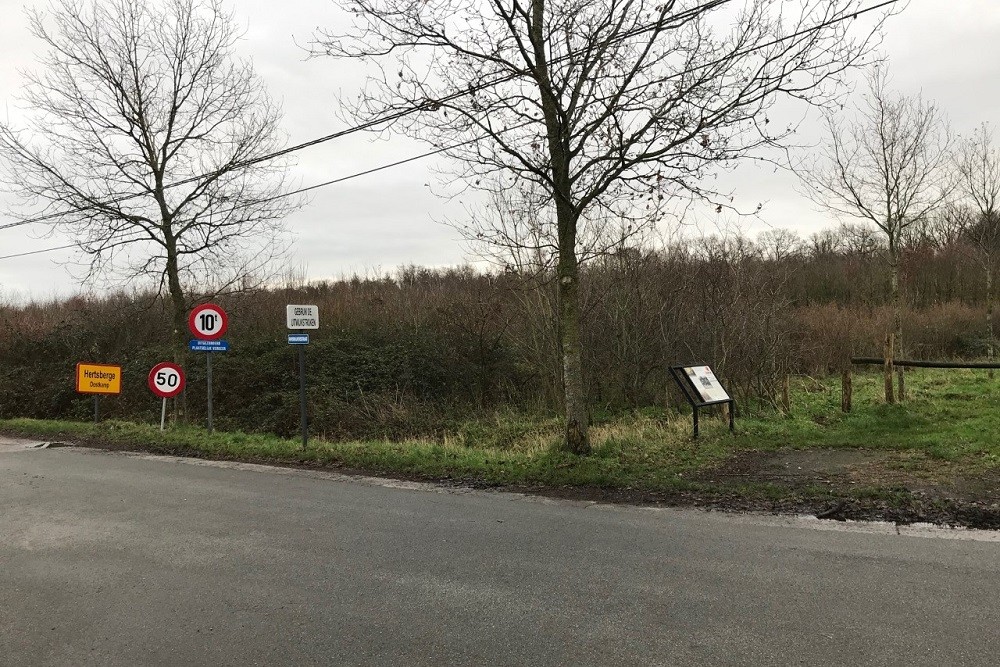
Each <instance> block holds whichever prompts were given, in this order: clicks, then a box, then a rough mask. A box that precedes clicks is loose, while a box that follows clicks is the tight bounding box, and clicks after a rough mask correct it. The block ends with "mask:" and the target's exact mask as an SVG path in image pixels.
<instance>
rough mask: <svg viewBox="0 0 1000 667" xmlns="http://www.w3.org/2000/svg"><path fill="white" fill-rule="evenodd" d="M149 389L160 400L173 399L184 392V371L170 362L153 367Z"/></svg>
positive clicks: (150, 372) (150, 373)
mask: <svg viewBox="0 0 1000 667" xmlns="http://www.w3.org/2000/svg"><path fill="white" fill-rule="evenodd" d="M149 389H150V390H151V391H152V392H153V393H154V394H156V395H157V396H159V397H160V398H173V397H174V396H177V395H178V394H179V393H181V392H182V391H184V371H183V370H182V369H181V367H180V366H178V365H177V364H172V363H170V362H169V361H164V362H162V363H159V364H156V365H155V366H153V370H151V371H149Z"/></svg>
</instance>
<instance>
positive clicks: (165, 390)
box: [147, 361, 184, 432]
mask: <svg viewBox="0 0 1000 667" xmlns="http://www.w3.org/2000/svg"><path fill="white" fill-rule="evenodd" d="M147 383H148V384H149V390H150V391H151V392H153V393H154V394H155V395H156V396H159V397H160V398H162V399H163V407H162V408H160V432H162V431H163V429H164V426H165V424H166V421H167V399H168V398H174V397H175V396H177V395H179V394H180V393H181V392H182V391H184V370H183V369H182V368H181V367H180V366H178V365H177V364H174V363H171V362H169V361H164V362H161V363H159V364H156V365H155V366H153V368H152V369H151V370H150V371H149V377H148V378H147Z"/></svg>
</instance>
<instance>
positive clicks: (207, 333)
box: [188, 303, 229, 340]
mask: <svg viewBox="0 0 1000 667" xmlns="http://www.w3.org/2000/svg"><path fill="white" fill-rule="evenodd" d="M188 328H189V329H190V330H191V333H192V334H194V337H195V338H197V339H199V340H218V339H220V338H222V336H223V334H225V333H226V329H228V328H229V318H228V317H226V311H224V310H222V308H220V307H219V306H216V305H215V304H214V303H203V304H202V305H200V306H198V307H196V308H195V309H194V310H192V311H191V315H190V316H189V317H188Z"/></svg>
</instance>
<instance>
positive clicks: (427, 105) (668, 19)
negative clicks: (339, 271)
mask: <svg viewBox="0 0 1000 667" xmlns="http://www.w3.org/2000/svg"><path fill="white" fill-rule="evenodd" d="M901 1H902V0H885V1H884V2H881V3H879V4H877V5H873V6H871V7H867V8H864V9H860V10H858V11H857V12H855V13H852V14H849V15H844V16H838V17H836V18H834V19H830V20H828V21H825V22H823V23H820V24H818V25H815V26H811V27H809V28H806V29H804V30H801V31H799V32H796V33H792V34H790V35H786V36H784V37H781V38H778V39H775V40H773V41H771V42H767V43H764V44H758V45H756V46H753V47H749V48H747V49H744V50H743V51H738V52H736V53H733V54H730V55H728V56H725V57H724V58H720V59H717V60H715V61H711V62H707V63H702V64H700V65H696V66H694V67H692V68H690V69H688V70H685V71H683V72H675V73H674V74H672V75H670V76H668V77H665V80H668V79H672V78H676V77H678V76H683V75H685V74H689V73H691V72H694V71H696V70H698V69H704V68H705V67H712V66H714V65H717V64H720V63H722V62H725V61H726V60H729V59H731V58H733V57H736V56H740V55H746V54H749V53H753V52H754V51H759V50H762V49H765V48H768V47H771V46H775V45H777V44H780V43H781V42H784V41H787V40H789V39H794V38H796V37H801V36H803V35H805V34H808V33H810V32H815V31H818V30H821V29H823V28H826V27H829V26H831V25H835V24H836V23H840V22H842V21H845V20H847V19H855V18H857V17H858V16H861V15H863V14H868V13H871V12H874V11H878V10H879V9H883V8H885V7H888V6H890V5H894V4H896V3H898V2H901ZM729 2H732V0H710V1H709V2H705V3H703V4H701V5H698V6H696V7H692V8H690V9H687V10H685V11H683V12H679V13H677V14H671V15H670V16H663V17H661V18H660V19H658V20H656V21H653V22H652V23H648V24H646V25H643V26H639V27H637V28H634V29H632V30H630V31H627V32H625V33H623V34H621V35H618V36H616V37H614V38H613V39H611V40H608V42H607V44H614V43H616V42H621V41H624V40H627V39H631V38H632V37H637V36H639V35H641V34H644V33H647V32H652V31H655V30H661V29H664V28H666V27H668V26H669V25H670V24H671V23H673V22H676V21H684V20H687V19H690V18H692V17H694V16H697V15H698V14H699V13H701V12H705V11H710V10H712V9H716V8H718V7H721V6H723V5H725V4H728V3H729ZM583 51H584V50H581V51H580V52H571V53H566V54H563V55H562V56H559V57H557V58H554V59H552V60H551V61H550V64H553V63H558V62H560V61H562V60H565V59H567V58H572V57H574V56H576V55H579V54H580V53H582V52H583ZM520 76H522V74H521V73H517V72H515V73H511V74H505V75H502V76H499V77H496V78H494V79H493V80H489V81H484V82H481V83H479V84H475V85H470V86H468V87H466V88H463V89H462V90H457V91H454V92H452V93H450V94H448V95H446V96H444V97H441V98H437V99H426V100H424V101H422V102H420V103H418V104H415V105H413V106H411V107H407V108H405V109H400V110H398V111H394V112H391V113H388V114H384V115H382V116H379V117H376V118H373V119H371V120H369V121H366V122H364V123H361V124H359V125H354V126H352V127H348V128H345V129H343V130H338V131H337V132H333V133H331V134H327V135H324V136H322V137H318V138H316V139H312V140H310V141H306V142H303V143H299V144H295V145H293V146H288V147H285V148H283V149H281V150H278V151H274V152H272V153H268V154H265V155H261V156H258V157H256V158H252V159H249V160H245V161H243V162H240V163H237V164H235V165H232V166H231V167H229V168H227V169H226V171H227V172H228V171H235V170H238V169H241V168H244V167H249V166H252V165H254V164H259V163H261V162H267V161H269V160H273V159H275V158H278V157H282V156H284V155H288V154H290V153H294V152H297V151H300V150H303V149H305V148H310V147H312V146H316V145H318V144H322V143H326V142H328V141H332V140H334V139H339V138H342V137H345V136H348V135H351V134H355V133H357V132H362V131H364V130H370V129H372V128H374V127H377V126H379V125H384V124H386V123H391V122H393V121H395V120H399V119H401V118H404V117H406V116H409V115H411V114H414V113H417V112H419V111H430V110H435V109H437V108H438V107H439V106H441V105H442V104H446V103H448V102H452V101H454V100H456V99H460V98H462V97H465V96H467V95H472V94H475V93H477V92H479V91H481V90H484V89H486V88H491V87H493V86H497V85H500V84H502V83H507V82H509V81H513V80H514V79H517V78H518V77H520ZM219 173H222V172H220V171H215V172H208V173H206V174H201V175H198V176H191V177H188V178H186V179H182V180H180V181H176V182H174V183H170V184H168V185H166V186H164V189H170V188H175V187H178V186H181V185H186V184H188V183H193V182H196V181H199V180H202V179H205V178H210V177H213V176H216V175H218V174H219ZM145 194H147V193H137V194H130V195H125V196H122V197H119V198H116V199H112V200H108V201H106V202H105V203H106V204H119V203H121V202H124V201H128V200H130V199H135V198H138V197H141V196H144V195H145ZM65 215H67V214H66V213H49V214H46V215H41V216H37V217H34V218H29V219H27V220H18V221H15V222H10V223H6V224H3V225H0V230H4V229H10V228H13V227H19V226H22V225H29V224H36V223H39V222H47V221H49V220H53V219H55V218H59V217H63V216H65ZM70 215H71V214H70Z"/></svg>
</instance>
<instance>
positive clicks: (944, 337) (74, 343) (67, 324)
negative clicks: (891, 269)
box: [0, 227, 986, 438]
mask: <svg viewBox="0 0 1000 667" xmlns="http://www.w3.org/2000/svg"><path fill="white" fill-rule="evenodd" d="M886 282H887V270H886V268H885V263H884V260H883V257H882V254H881V248H880V246H879V243H878V240H877V237H876V236H874V235H872V234H868V233H867V232H866V231H865V230H863V229H860V228H851V227H842V228H840V229H838V230H833V231H828V232H824V233H822V234H817V235H814V236H813V237H811V238H809V239H806V240H803V239H800V238H798V237H796V236H795V235H793V234H790V233H788V232H784V231H775V232H768V233H765V234H763V235H761V236H760V237H759V238H758V239H757V240H756V241H750V240H749V239H747V238H744V237H740V236H732V237H728V238H721V237H711V238H705V239H700V240H697V241H691V242H686V243H682V244H675V245H671V246H669V247H666V248H661V249H657V250H644V249H625V250H622V251H620V252H616V253H613V254H611V255H608V256H605V257H602V258H599V259H595V260H593V261H592V262H591V263H589V264H588V265H586V268H585V270H584V273H583V286H584V293H585V307H584V323H585V347H584V350H585V369H586V375H587V385H588V389H589V397H590V399H591V401H592V405H593V407H594V410H595V411H624V410H630V409H635V408H641V407H645V406H662V405H664V404H667V405H671V404H673V405H676V404H678V403H677V402H678V400H679V398H678V396H677V395H676V393H675V392H674V389H673V387H672V386H671V385H670V381H669V374H668V373H667V370H666V369H667V367H668V366H669V365H671V364H674V363H677V362H688V361H692V362H695V361H697V362H704V363H708V364H712V365H713V366H714V367H715V368H716V370H717V372H718V373H719V375H720V376H721V377H722V379H723V381H724V382H725V383H726V384H727V386H728V387H729V388H730V389H731V391H732V392H733V393H734V394H735V395H736V397H737V399H738V400H739V401H740V402H741V404H742V405H743V407H744V408H746V407H748V406H752V405H762V404H763V405H766V404H767V403H772V402H774V401H775V400H776V395H777V393H778V392H779V389H780V386H781V382H782V378H783V377H784V376H785V375H787V374H789V373H808V374H825V373H828V372H831V371H835V370H837V369H839V368H841V367H842V366H843V364H845V363H846V362H847V360H848V359H849V357H850V356H851V355H852V354H854V355H864V356H877V355H879V354H880V353H881V350H882V341H883V337H884V335H885V331H886V330H887V326H888V324H887V323H888V318H889V317H890V314H889V307H888V305H887V298H886ZM905 291H906V297H907V302H908V304H909V312H908V315H907V317H906V318H905V332H904V338H905V346H906V354H907V356H912V357H918V358H959V357H960V358H971V357H976V356H979V355H981V354H982V353H983V350H984V349H985V343H986V341H985V331H986V322H985V317H986V316H985V312H986V311H985V304H984V303H983V300H984V299H983V294H984V287H983V270H982V267H981V262H979V261H977V258H976V255H975V253H974V252H973V251H972V250H970V248H968V247H966V246H965V245H964V244H963V243H962V241H961V239H960V238H955V239H936V238H934V237H933V236H931V235H927V236H926V237H924V238H916V239H913V240H912V241H911V243H910V247H909V249H908V251H907V253H906V258H905ZM555 294H556V290H555V289H554V286H553V285H552V283H551V280H550V275H549V274H548V273H547V272H545V271H541V272H537V273H532V274H527V273H525V272H523V271H517V270H512V269H508V270H500V271H497V272H494V273H489V274H484V273H481V272H477V271H475V270H472V269H470V268H458V269H447V270H429V269H423V268H416V267H407V268H403V269H400V270H399V271H397V272H395V273H394V274H393V275H392V276H387V277H364V278H362V277H357V278H353V279H348V280H340V281H333V282H318V283H310V284H302V285H297V286H294V287H286V288H281V289H273V290H269V291H264V292H255V293H245V294H236V295H231V296H227V297H220V298H218V299H217V302H218V303H220V304H221V305H222V306H223V307H225V308H226V310H227V311H228V312H229V316H230V317H229V319H230V329H229V332H228V334H227V335H226V339H227V340H229V341H230V343H231V346H232V349H231V351H230V352H228V353H217V354H216V356H215V357H213V359H214V362H213V363H214V371H215V389H216V390H215V405H216V408H215V414H216V423H217V425H218V427H219V428H224V429H240V430H249V431H269V432H274V433H278V434H283V435H289V434H293V433H295V432H296V430H297V427H298V403H297V401H298V395H297V387H298V385H297V375H296V373H297V365H296V356H295V350H294V349H293V348H292V347H291V346H289V345H288V344H287V341H286V337H285V334H286V331H285V328H284V327H285V305H286V304H289V303H306V304H316V305H318V306H319V309H320V314H321V324H322V328H321V329H320V330H319V331H316V332H313V333H312V342H311V344H310V345H309V347H308V351H307V358H308V363H307V366H308V386H309V402H310V417H311V422H312V429H313V431H314V432H315V433H317V434H321V435H326V436H327V437H333V438H346V437H388V438H402V437H406V436H408V435H416V434H420V435H433V434H434V433H441V432H444V431H447V430H449V429H450V428H452V427H453V426H454V425H455V424H457V423H458V422H460V421H461V420H463V419H467V418H469V417H471V416H477V415H483V414H488V413H493V412H496V411H505V410H514V411H540V412H548V411H552V410H555V409H557V408H558V407H559V405H558V401H559V400H560V399H559V397H560V390H559V387H560V375H559V374H560V370H559V369H560V361H559V349H558V340H559V339H558V335H557V334H558V332H557V330H556V327H557V326H558V325H557V319H556V317H555V316H554V313H555V305H556V304H555V298H556V297H555ZM170 326H171V325H170V317H169V314H168V312H167V309H166V308H165V304H164V303H163V302H162V301H161V300H160V299H159V298H157V297H155V296H152V295H146V294H115V295H111V296H106V297H100V298H96V297H76V298H71V299H68V300H65V301H58V302H53V303H44V304H42V303H31V304H0V417H4V418H6V417H12V416H27V417H37V418H80V419H84V418H87V416H88V415H89V414H90V411H91V402H90V399H89V398H88V397H82V396H79V395H77V394H76V393H75V391H74V384H73V373H74V367H75V364H76V363H77V362H79V361H90V362H99V363H117V364H121V365H122V366H123V367H124V369H123V374H124V386H125V389H124V392H123V394H122V396H120V397H117V398H105V399H102V401H103V403H102V404H103V407H102V412H103V414H104V415H105V416H108V417H121V418H128V419H145V420H149V421H154V420H156V419H158V417H159V403H158V401H157V399H155V398H154V397H153V396H152V394H151V393H150V391H149V390H148V388H147V387H146V375H147V373H148V371H149V369H150V368H151V367H152V366H153V365H154V364H155V363H157V362H159V361H164V360H168V359H170V358H171V356H172V353H171V343H170ZM185 365H186V370H187V374H188V390H187V392H186V401H185V403H186V410H187V413H186V416H187V418H188V419H190V420H192V421H197V420H201V419H202V418H203V414H204V410H205V377H204V376H205V359H204V356H203V354H201V353H188V354H187V358H186V362H185Z"/></svg>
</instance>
